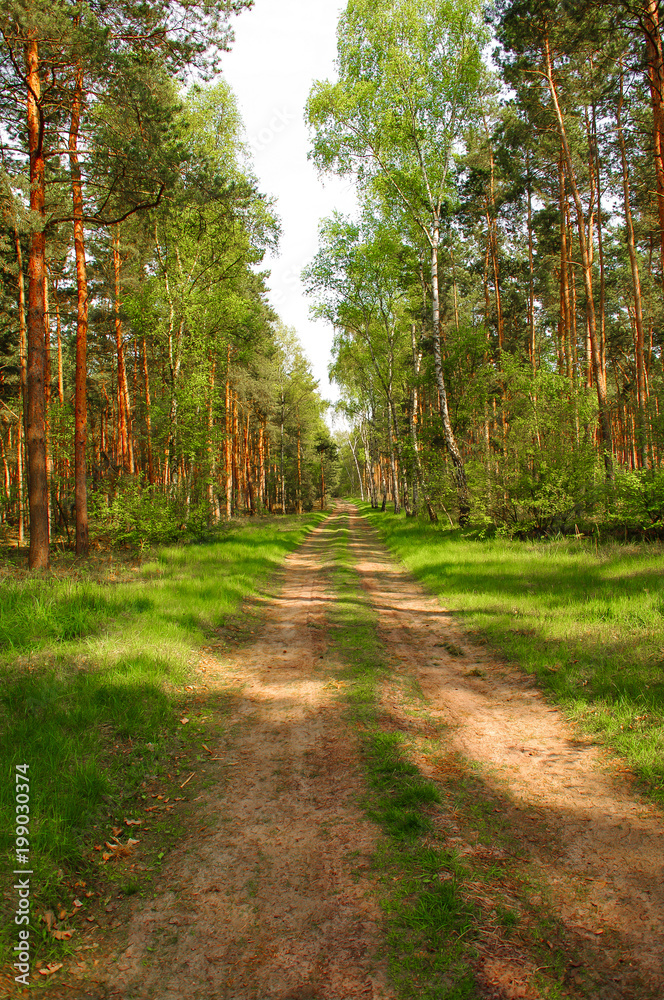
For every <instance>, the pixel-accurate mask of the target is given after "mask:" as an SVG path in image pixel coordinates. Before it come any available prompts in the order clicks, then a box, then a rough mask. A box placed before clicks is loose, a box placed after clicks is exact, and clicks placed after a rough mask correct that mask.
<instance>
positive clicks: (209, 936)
mask: <svg viewBox="0 0 664 1000" xmlns="http://www.w3.org/2000/svg"><path fill="white" fill-rule="evenodd" d="M326 544H327V538H326V531H325V528H324V527H319V528H318V529H317V530H316V531H315V532H313V533H312V535H311V536H310V537H309V538H308V540H307V541H306V542H305V544H304V545H303V546H302V547H301V548H300V549H299V550H298V551H297V552H296V553H294V554H293V555H292V556H290V557H289V559H288V560H287V564H286V568H285V573H284V584H283V589H282V592H281V596H280V597H279V598H278V599H277V600H275V601H274V602H273V603H272V604H271V605H270V606H269V609H268V614H267V621H266V624H265V627H264V628H263V629H261V632H260V636H259V637H257V640H256V642H255V643H253V644H251V645H249V646H244V647H242V648H241V649H240V650H239V651H238V653H237V655H236V656H235V657H234V659H233V660H231V662H230V663H229V662H227V661H224V662H223V664H222V663H217V664H216V665H215V663H214V661H211V660H210V659H209V658H208V659H206V661H205V668H206V673H205V677H206V681H207V683H208V685H210V686H213V685H214V684H215V682H216V683H218V684H221V685H222V686H228V685H229V684H230V685H231V686H234V687H237V686H238V685H241V686H242V696H241V698H240V699H239V700H238V702H237V706H236V710H235V712H234V715H233V717H232V719H231V725H232V727H233V730H234V732H233V733H232V737H231V739H230V743H231V747H233V746H235V747H236V750H235V751H234V752H232V756H233V758H234V761H235V766H232V767H230V768H228V774H229V778H228V780H227V781H226V782H224V783H223V784H222V786H221V787H220V789H219V790H218V791H215V789H212V790H211V791H209V792H205V793H203V794H202V795H201V796H200V797H199V798H200V809H201V818H202V819H203V818H204V817H205V816H207V817H209V816H212V817H215V818H218V822H217V823H215V824H214V825H213V829H212V831H211V832H210V833H208V834H206V835H205V836H204V837H203V838H202V839H200V840H197V839H193V840H191V841H190V842H188V843H187V844H185V846H184V849H183V850H179V851H176V852H175V853H174V855H172V856H171V858H170V859H169V865H168V869H167V870H165V871H164V873H163V880H162V883H163V884H164V885H167V886H168V887H169V889H168V890H167V891H162V892H161V893H160V894H159V895H157V897H156V898H155V899H154V900H153V901H152V902H151V904H150V905H148V906H146V907H145V908H144V909H141V910H138V911H136V912H135V913H134V915H133V918H132V920H131V923H130V925H129V928H128V938H129V943H128V948H127V951H126V952H125V953H124V954H122V955H120V956H119V958H118V964H117V965H116V966H115V968H114V969H112V970H111V971H110V974H109V975H108V978H107V987H108V989H109V994H110V996H114V997H115V996H121V997H122V998H123V1000H125V998H126V1000H129V998H131V997H137V998H139V997H140V998H141V1000H142V998H147V997H156V998H159V1000H182V998H186V1000H194V998H201V1000H202V998H205V1000H222V998H223V1000H309V998H319V1000H328V998H329V1000H342V998H343V1000H352V998H355V997H366V998H375V1000H378V998H389V997H390V996H391V995H392V994H391V992H390V990H389V989H388V988H387V986H386V980H385V976H384V974H383V971H382V970H381V968H380V965H379V964H378V963H377V962H376V960H375V954H376V951H377V949H378V946H379V944H380V938H379V931H378V921H379V920H380V913H379V911H378V908H377V906H376V904H375V903H374V902H373V901H372V898H371V886H370V884H369V883H368V882H367V880H366V879H365V878H363V877H362V870H365V871H366V868H367V867H368V859H369V855H370V854H371V852H372V850H373V849H374V847H375V843H376V837H377V832H376V828H375V827H374V826H373V825H372V824H370V823H369V822H368V821H367V820H366V819H365V818H364V816H363V813H362V811H361V809H360V807H359V806H358V804H357V799H358V797H359V796H360V795H361V794H362V782H361V779H360V777H359V776H358V773H359V772H358V767H357V761H356V757H355V747H354V743H353V741H352V738H351V737H350V736H349V735H348V731H347V727H345V726H344V725H343V724H342V723H341V722H340V718H339V708H338V707H337V704H336V702H335V700H334V693H335V691H336V688H335V687H334V685H331V684H330V683H329V673H328V671H327V670H326V669H325V668H326V665H330V666H333V664H327V663H326V658H325V649H326V639H325V605H326V602H328V601H329V599H330V598H329V595H326V592H325V582H324V578H323V574H322V573H321V564H322V563H323V561H324V559H325V549H326ZM358 870H359V878H358ZM353 873H355V875H353Z"/></svg>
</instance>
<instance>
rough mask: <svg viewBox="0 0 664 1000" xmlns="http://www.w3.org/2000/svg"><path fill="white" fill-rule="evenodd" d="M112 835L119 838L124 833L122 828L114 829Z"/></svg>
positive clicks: (116, 827) (115, 827)
mask: <svg viewBox="0 0 664 1000" xmlns="http://www.w3.org/2000/svg"><path fill="white" fill-rule="evenodd" d="M111 833H112V834H113V836H114V837H119V836H120V834H121V833H122V827H121V826H114V827H113V829H112V830H111Z"/></svg>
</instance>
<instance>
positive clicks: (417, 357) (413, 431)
mask: <svg viewBox="0 0 664 1000" xmlns="http://www.w3.org/2000/svg"><path fill="white" fill-rule="evenodd" d="M410 336H411V346H412V351H413V373H414V375H415V378H416V379H418V378H419V375H420V367H421V364H422V352H421V351H419V350H418V348H417V342H416V339H415V324H414V323H413V324H412V326H411V329H410ZM418 397H419V393H418V391H417V385H414V386H413V389H412V395H411V406H410V439H411V442H412V445H413V455H414V458H415V474H414V476H413V514H415V515H417V513H418V501H417V499H416V497H417V494H416V485H417V483H418V482H419V484H420V487H421V489H422V493H423V495H424V502H425V504H426V508H427V513H428V515H429V520H430V521H431V522H432V523H433V524H437V523H438V515H437V514H436V512H435V510H434V508H433V504H432V503H431V497H430V496H429V491H428V490H427V486H426V480H425V478H424V469H423V468H422V458H421V456H420V444H419V441H418V439H417V411H418Z"/></svg>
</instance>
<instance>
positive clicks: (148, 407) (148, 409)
mask: <svg viewBox="0 0 664 1000" xmlns="http://www.w3.org/2000/svg"><path fill="white" fill-rule="evenodd" d="M141 347H142V349H143V351H142V353H143V385H144V389H145V435H146V439H147V440H146V446H147V452H148V482H149V483H150V485H152V484H153V483H154V480H155V476H154V467H153V464H152V401H151V399H150V376H149V372H148V349H147V345H146V343H145V334H143V343H142V345H141Z"/></svg>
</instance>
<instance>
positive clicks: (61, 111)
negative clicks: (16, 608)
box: [0, 0, 333, 568]
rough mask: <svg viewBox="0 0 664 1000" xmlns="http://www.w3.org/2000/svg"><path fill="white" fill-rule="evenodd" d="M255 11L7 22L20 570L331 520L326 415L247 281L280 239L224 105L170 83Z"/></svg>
mask: <svg viewBox="0 0 664 1000" xmlns="http://www.w3.org/2000/svg"><path fill="white" fill-rule="evenodd" d="M247 6H250V4H249V3H248V0H213V2H212V3H210V2H205V3H202V2H199V0H179V2H178V3H174V2H172V0H160V2H157V3H150V4H138V3H134V2H132V0H110V2H107V0H104V2H103V3H97V2H95V0H92V2H90V3H82V2H78V0H77V2H73V3H72V2H69V0H66V2H65V0H54V2H53V3H49V4H48V5H46V6H44V4H39V3H32V2H30V0H28V2H22V0H21V2H19V0H11V2H7V3H4V4H1V5H0V27H1V29H2V41H1V42H0V71H1V74H0V114H1V115H2V125H3V128H2V143H3V165H2V173H1V176H0V199H1V204H2V220H1V223H2V232H1V233H0V236H1V242H0V266H1V268H2V288H1V294H2V309H1V316H2V325H1V328H0V352H1V356H2V369H1V381H0V404H1V409H2V413H1V415H0V420H1V423H0V450H1V456H0V458H1V462H2V470H3V478H2V482H1V483H0V518H1V519H2V522H3V527H4V531H5V537H7V538H9V537H11V538H15V540H16V541H17V542H18V544H19V545H20V544H22V543H23V541H24V538H26V536H27V532H28V529H29V539H30V555H29V563H30V566H31V567H32V568H43V567H46V566H47V565H48V561H49V547H50V545H52V544H53V543H54V542H60V543H62V544H63V545H66V544H70V545H71V546H75V548H76V552H77V553H78V554H83V555H84V554H86V553H87V551H88V547H89V544H90V539H89V522H90V519H92V523H93V527H94V533H95V535H96V536H100V535H101V536H104V535H107V536H108V537H109V539H110V540H111V541H118V540H119V541H123V540H126V541H130V542H133V543H136V544H144V543H145V542H149V541H153V540H166V539H171V538H175V537H177V536H178V535H180V534H182V533H183V532H186V531H194V532H200V531H203V530H204V529H205V528H206V526H208V525H209V524H211V523H213V522H214V521H216V520H218V519H221V518H228V517H231V516H233V515H234V514H236V513H238V512H249V513H252V514H254V513H257V512H259V511H261V510H265V509H269V510H279V511H284V512H285V511H286V510H293V511H295V510H298V511H301V510H303V509H305V508H311V506H312V505H313V504H314V503H316V502H324V493H325V487H324V485H323V484H322V476H323V475H324V472H325V459H326V457H328V456H330V454H331V449H333V446H332V442H331V440H330V436H329V432H328V431H327V428H326V426H325V424H324V421H323V419H322V414H323V404H322V402H321V400H320V398H319V396H318V394H317V391H316V388H317V387H316V384H315V382H314V380H313V378H312V375H311V371H310V369H309V366H308V364H307V362H306V359H305V358H304V356H303V354H302V351H301V349H300V346H299V344H298V342H297V339H296V338H295V336H294V334H293V331H290V330H287V329H285V328H284V327H283V326H282V325H281V324H280V323H279V321H278V318H277V316H276V315H275V314H274V313H273V312H272V310H271V309H270V307H269V305H268V303H267V295H266V275H265V274H261V273H260V272H259V271H258V270H257V268H256V265H260V262H261V261H262V259H263V256H264V253H265V251H266V249H267V248H269V247H273V246H274V245H275V244H276V241H277V239H278V235H279V225H278V221H277V220H276V218H275V215H274V212H273V209H272V206H271V205H270V203H269V201H267V200H266V198H265V197H264V196H262V195H261V194H260V193H259V191H258V190H257V186H256V182H255V179H254V178H253V176H252V175H251V170H250V166H249V165H248V161H247V156H246V152H245V149H244V147H243V144H242V136H241V122H240V119H239V115H238V112H237V108H236V104H235V101H234V98H233V95H232V93H231V91H230V90H229V88H228V87H227V86H226V85H225V84H223V83H217V84H216V85H214V86H212V85H208V84H205V83H204V82H203V83H201V84H199V85H197V86H189V88H188V89H187V90H186V92H185V90H184V88H183V83H182V81H183V80H188V79H191V78H192V75H193V74H195V75H196V76H197V78H198V79H199V80H201V81H205V80H206V79H207V78H208V77H210V75H212V74H215V73H216V72H217V70H218V69H219V60H220V56H221V54H222V53H223V51H224V50H225V49H226V48H227V46H228V44H229V43H230V41H231V38H232V35H231V31H230V18H231V16H232V15H233V14H236V13H239V12H240V11H241V10H242V8H244V7H247ZM321 465H322V467H321ZM321 491H322V496H321Z"/></svg>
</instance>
